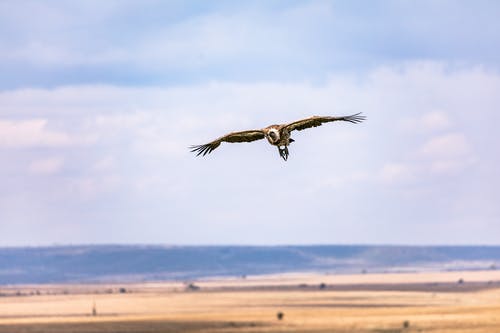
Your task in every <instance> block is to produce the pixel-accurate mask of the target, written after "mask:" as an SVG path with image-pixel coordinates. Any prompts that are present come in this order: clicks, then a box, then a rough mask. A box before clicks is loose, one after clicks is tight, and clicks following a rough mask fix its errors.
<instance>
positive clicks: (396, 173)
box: [380, 163, 416, 184]
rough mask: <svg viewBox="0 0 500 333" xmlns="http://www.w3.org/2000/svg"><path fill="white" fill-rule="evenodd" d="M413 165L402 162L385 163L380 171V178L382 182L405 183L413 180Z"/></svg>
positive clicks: (414, 171)
mask: <svg viewBox="0 0 500 333" xmlns="http://www.w3.org/2000/svg"><path fill="white" fill-rule="evenodd" d="M415 173H416V170H414V167H412V166H411V165H408V164H404V163H387V164H385V165H384V166H383V167H382V170H381V171H380V178H381V180H382V181H383V182H384V183H389V184H394V183H396V184H397V183H406V182H409V181H413V180H415Z"/></svg>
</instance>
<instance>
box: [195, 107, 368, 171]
mask: <svg viewBox="0 0 500 333" xmlns="http://www.w3.org/2000/svg"><path fill="white" fill-rule="evenodd" d="M365 119H366V118H365V116H363V115H361V113H356V114H353V115H350V116H342V117H329V116H325V117H320V116H313V117H309V118H305V119H301V120H297V121H294V122H291V123H288V124H283V125H271V126H268V127H266V128H263V129H260V130H249V131H241V132H232V133H229V134H226V135H224V136H221V137H220V138H218V139H215V140H214V141H212V142H209V143H207V144H204V145H197V146H191V147H190V149H191V151H192V152H194V153H196V156H199V155H202V156H205V155H206V154H210V153H211V152H212V151H213V150H214V149H216V148H217V147H219V146H220V144H221V143H222V142H231V143H233V142H252V141H256V140H260V139H264V138H266V139H267V141H268V142H269V143H270V144H272V145H274V146H277V147H278V150H279V154H280V156H281V157H282V158H283V159H284V160H285V161H286V160H287V159H288V145H289V144H290V143H292V142H293V141H294V140H293V139H291V138H290V132H291V131H294V130H297V131H302V130H304V129H306V128H311V127H317V126H321V125H322V124H324V123H329V122H332V121H338V120H340V121H347V122H350V123H353V124H357V123H360V122H362V121H363V120H365Z"/></svg>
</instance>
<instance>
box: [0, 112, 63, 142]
mask: <svg viewBox="0 0 500 333" xmlns="http://www.w3.org/2000/svg"><path fill="white" fill-rule="evenodd" d="M47 123H48V121H47V120H46V119H30V120H19V121H10V120H0V147H4V148H30V147H63V146H68V145H70V144H71V143H72V140H71V138H70V136H69V135H68V134H66V133H64V132H60V131H54V130H50V129H48V128H47Z"/></svg>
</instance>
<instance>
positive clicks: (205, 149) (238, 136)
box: [189, 130, 264, 156]
mask: <svg viewBox="0 0 500 333" xmlns="http://www.w3.org/2000/svg"><path fill="white" fill-rule="evenodd" d="M263 138H264V132H263V131H261V130H249V131H241V132H232V133H229V134H226V135H224V136H221V137H220V138H218V139H216V140H214V141H212V142H209V143H207V144H204V145H195V146H191V147H189V148H190V149H191V152H193V153H196V156H200V155H202V156H205V155H206V154H210V153H211V152H212V151H213V150H214V149H216V148H217V147H219V146H220V144H221V143H222V142H231V143H234V142H252V141H256V140H260V139H263Z"/></svg>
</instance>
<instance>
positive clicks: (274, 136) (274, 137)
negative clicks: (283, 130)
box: [267, 128, 280, 143]
mask: <svg viewBox="0 0 500 333" xmlns="http://www.w3.org/2000/svg"><path fill="white" fill-rule="evenodd" d="M267 137H268V139H269V141H270V142H272V143H275V142H278V141H279V139H280V133H279V132H278V130H277V129H274V128H272V129H270V130H269V132H268V134H267Z"/></svg>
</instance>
